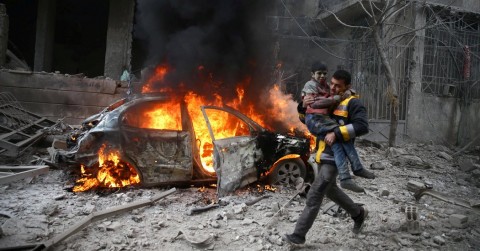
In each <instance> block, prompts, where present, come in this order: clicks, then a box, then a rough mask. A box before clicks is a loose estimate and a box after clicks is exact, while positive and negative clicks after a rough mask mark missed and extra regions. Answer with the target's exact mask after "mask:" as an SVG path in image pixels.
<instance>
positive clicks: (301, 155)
mask: <svg viewBox="0 0 480 251" xmlns="http://www.w3.org/2000/svg"><path fill="white" fill-rule="evenodd" d="M68 143H69V145H70V146H72V149H73V150H72V151H71V152H70V153H73V155H74V159H75V161H76V162H78V163H79V164H80V166H81V171H82V177H81V178H80V179H79V180H77V185H76V186H75V187H74V191H76V192H79V191H86V190H88V189H91V188H94V187H122V186H128V185H141V186H157V185H178V184H200V183H204V184H206V183H210V184H212V183H215V182H216V184H217V189H218V195H219V196H223V195H226V194H228V193H230V192H232V191H234V190H236V189H238V188H241V187H243V186H245V185H247V184H250V183H252V182H255V181H258V180H259V179H263V178H266V179H267V180H268V181H269V182H270V183H271V184H278V183H280V184H291V183H293V184H295V182H297V179H299V178H303V179H305V178H306V177H307V176H308V177H311V176H313V172H314V171H313V170H312V168H311V167H310V166H309V165H308V163H307V160H308V157H309V156H310V141H309V139H307V138H303V137H294V136H290V135H282V134H278V133H274V132H271V131H269V130H267V129H265V128H264V127H262V126H260V125H259V124H258V123H256V122H255V121H253V120H252V119H250V118H249V117H247V116H246V115H244V114H243V113H241V112H239V111H238V110H236V109H233V108H231V107H229V106H214V105H201V104H196V103H195V102H191V100H187V99H182V98H175V97H172V96H169V95H167V94H155V95H151V94H143V95H139V96H133V97H131V98H126V99H122V100H120V101H118V102H116V103H115V104H113V105H111V106H109V107H107V108H106V109H105V110H103V111H102V112H101V113H99V114H96V115H94V116H92V117H90V118H88V119H87V120H85V121H84V123H83V124H82V129H81V130H79V131H77V132H75V133H74V134H73V135H72V136H71V138H70V140H69V142H68Z"/></svg>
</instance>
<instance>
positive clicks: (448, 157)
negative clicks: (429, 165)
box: [437, 152, 453, 161]
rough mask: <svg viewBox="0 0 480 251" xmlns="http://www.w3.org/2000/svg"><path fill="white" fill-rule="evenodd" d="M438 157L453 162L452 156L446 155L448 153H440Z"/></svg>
mask: <svg viewBox="0 0 480 251" xmlns="http://www.w3.org/2000/svg"><path fill="white" fill-rule="evenodd" d="M437 156H439V157H442V158H444V159H446V160H448V161H451V160H453V157H452V156H450V155H449V154H448V153H446V152H439V153H438V154H437Z"/></svg>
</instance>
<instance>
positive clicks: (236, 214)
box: [0, 144, 480, 250]
mask: <svg viewBox="0 0 480 251" xmlns="http://www.w3.org/2000/svg"><path fill="white" fill-rule="evenodd" d="M358 152H359V154H360V156H361V159H362V161H363V164H364V165H365V166H366V167H370V169H372V170H373V172H375V175H376V179H374V180H367V179H362V178H359V177H355V176H354V178H355V182H356V183H357V184H359V185H361V186H362V187H364V188H365V189H366V191H367V192H366V193H365V194H359V193H352V192H349V191H346V192H347V193H348V194H349V196H350V197H351V198H352V199H353V200H354V201H355V202H357V203H362V204H364V205H365V206H366V207H367V208H368V209H369V212H370V218H369V219H368V222H367V226H366V227H365V228H364V229H363V232H362V233H360V234H359V235H357V236H355V235H353V234H352V232H351V229H352V226H353V221H352V220H351V219H350V218H349V217H348V215H346V214H345V212H344V211H342V210H341V209H340V208H338V207H335V205H334V204H332V203H331V201H329V200H328V199H326V200H324V203H323V206H322V210H321V211H320V214H319V215H318V217H317V220H316V221H315V223H314V225H313V227H312V229H311V230H310V232H309V233H308V235H307V242H306V244H305V249H307V250H317V249H321V250H338V249H342V250H350V249H354V250H475V249H478V247H479V246H480V241H479V240H480V228H478V227H477V226H478V225H479V221H480V216H479V214H478V212H477V211H476V210H475V208H478V206H479V203H478V202H479V201H480V193H479V192H480V168H479V160H480V149H479V148H478V147H473V148H472V150H470V151H466V152H463V153H460V154H454V153H455V149H449V148H447V147H444V146H439V145H431V144H406V145H403V146H398V147H395V148H387V147H382V148H378V147H373V146H364V145H359V146H358ZM24 155H25V154H24ZM32 156H38V158H37V160H38V159H42V158H44V159H48V156H49V155H48V152H47V151H46V149H45V148H44V147H32V148H31V149H30V150H29V151H28V152H27V153H26V156H22V157H21V158H19V159H17V160H15V163H7V162H6V161H7V159H2V161H0V162H1V163H0V164H1V165H13V164H15V165H22V164H27V163H29V162H30V161H32V159H35V158H33V157H32ZM449 157H451V159H450V158H449ZM75 178H76V177H74V175H73V173H72V172H71V171H70V170H60V169H55V168H53V167H50V171H49V172H48V173H47V174H42V175H40V176H37V177H35V178H33V179H32V178H29V179H24V180H19V181H15V182H11V183H8V184H3V185H1V186H0V194H1V195H0V197H1V199H0V246H1V247H9V246H10V247H11V246H19V245H34V244H39V243H47V242H48V241H49V240H52V239H53V238H55V237H58V236H61V235H62V234H64V233H65V232H66V231H67V230H68V229H70V228H71V227H72V226H73V225H74V224H77V223H78V222H80V221H82V219H85V218H86V217H88V216H89V215H91V214H95V213H97V212H105V210H107V209H109V208H112V207H118V206H122V205H127V204H129V205H130V204H131V203H136V202H139V201H144V200H147V199H149V198H151V197H153V196H154V195H155V194H159V193H162V192H165V191H167V190H168V189H170V188H172V187H171V186H170V187H154V188H138V187H137V188H134V187H130V188H128V187H127V188H123V189H113V190H107V189H101V190H94V191H88V192H84V193H72V192H70V191H68V190H66V188H71V185H72V182H73V181H74V180H75ZM414 185H417V186H425V187H428V188H429V189H431V190H432V191H437V192H440V193H441V194H442V195H446V196H448V198H451V199H452V200H451V201H466V202H468V203H469V206H470V208H468V207H465V206H461V205H457V204H455V203H449V202H447V201H442V200H440V199H438V198H435V197H432V196H421V197H420V199H419V200H418V201H416V199H415V196H414V195H415V193H414V192H412V191H410V190H409V189H408V188H409V187H410V188H411V187H412V186H414ZM276 188H277V189H276V191H273V190H267V189H258V187H257V186H255V185H250V186H248V187H246V188H244V189H241V190H238V191H237V192H236V193H235V194H234V195H230V196H225V197H222V198H221V200H219V199H218V198H217V197H216V189H215V187H186V188H185V187H177V192H176V193H174V194H172V195H170V196H168V197H165V198H164V199H162V200H160V201H157V202H155V203H153V204H152V205H150V206H147V207H141V208H137V209H134V210H132V211H129V212H123V213H120V214H117V215H112V216H111V217H108V218H106V219H102V220H100V221H97V222H92V223H90V224H89V225H88V226H86V227H85V228H84V229H83V230H82V231H79V232H77V233H75V234H73V235H72V236H70V237H68V238H66V239H65V240H63V241H62V242H60V243H58V244H57V245H55V246H54V247H53V248H52V250H122V249H123V250H173V249H177V250H191V249H202V250H290V247H289V246H288V245H287V243H285V242H284V241H283V239H282V236H283V234H284V233H287V232H291V231H292V230H293V228H294V226H295V221H296V220H297V219H298V216H299V214H300V212H301V211H302V210H303V207H304V205H305V197H304V196H296V195H297V193H298V190H297V189H296V188H294V187H292V188H284V187H276ZM259 198H261V199H259ZM288 201H290V202H288ZM287 202H288V203H287ZM285 204H287V206H285ZM193 209H199V211H195V210H193ZM267 225H268V227H267Z"/></svg>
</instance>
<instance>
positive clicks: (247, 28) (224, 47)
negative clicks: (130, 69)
mask: <svg viewBox="0 0 480 251" xmlns="http://www.w3.org/2000/svg"><path fill="white" fill-rule="evenodd" d="M272 2H274V1H270V0H244V1H242V0H209V1H207V0H141V1H137V7H136V8H137V10H136V13H135V26H134V35H135V38H136V39H138V40H141V41H143V44H144V45H145V46H146V48H147V50H146V51H147V55H148V56H147V58H146V61H145V62H144V67H149V66H157V65H160V64H165V65H169V66H170V67H171V70H170V71H169V73H168V75H167V76H166V78H165V80H164V81H163V82H162V83H156V85H158V87H160V86H161V87H165V86H166V85H168V86H170V87H173V88H174V89H176V88H180V86H182V88H183V89H186V90H194V91H196V92H197V93H199V94H201V95H206V94H211V93H213V92H217V93H219V94H220V95H222V96H224V97H225V98H227V99H228V98H229V97H230V98H231V97H233V96H231V95H235V96H236V93H235V85H236V84H237V83H238V82H240V81H242V80H244V79H245V78H246V77H247V76H250V77H252V81H251V85H250V86H245V88H246V90H245V91H246V94H247V95H249V94H250V95H252V94H253V93H256V92H257V93H258V92H259V91H260V90H262V89H264V88H265V87H266V85H267V83H268V82H269V81H270V73H271V69H272V67H273V65H274V62H272V61H271V58H272V55H273V52H272V50H273V46H272V43H271V39H270V34H271V32H270V30H269V29H268V27H267V26H266V16H267V12H268V11H269V10H271V6H270V4H271V3H272ZM200 66H203V69H199V67H200ZM255 96H256V95H255ZM256 98H257V99H258V96H256Z"/></svg>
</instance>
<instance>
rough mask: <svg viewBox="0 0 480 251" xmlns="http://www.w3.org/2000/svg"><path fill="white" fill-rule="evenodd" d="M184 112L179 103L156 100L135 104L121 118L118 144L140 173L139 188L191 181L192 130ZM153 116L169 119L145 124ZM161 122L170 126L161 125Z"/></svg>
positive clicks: (182, 106) (183, 106)
mask: <svg viewBox="0 0 480 251" xmlns="http://www.w3.org/2000/svg"><path fill="white" fill-rule="evenodd" d="M165 108H166V109H165ZM184 110H186V108H185V105H184V104H183V103H181V102H178V101H177V102H172V101H170V100H165V99H160V98H158V99H148V100H143V101H141V102H137V103H136V104H133V105H132V106H131V107H129V108H128V109H127V110H126V111H125V112H124V113H123V114H122V115H121V118H120V119H121V124H122V132H123V143H122V145H123V148H124V150H125V152H126V154H127V155H128V157H129V158H130V159H132V160H133V162H134V163H135V164H136V165H137V168H138V169H139V170H140V172H141V174H142V177H141V178H142V184H143V185H146V186H148V185H157V184H165V183H172V182H179V181H190V180H191V179H192V173H193V172H192V169H193V164H192V142H193V140H192V130H191V128H189V126H188V123H185V120H186V119H185V118H184V115H185V114H186V112H185V111H184ZM146 114H148V115H146ZM152 114H153V115H152ZM154 116H157V117H161V116H169V118H168V119H163V120H161V121H155V122H158V123H156V124H155V123H154V124H153V125H152V123H146V122H145V121H147V120H152V118H153V117H154ZM165 120H171V122H173V123H170V125H165V124H164V122H165ZM172 124H173V125H172Z"/></svg>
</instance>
